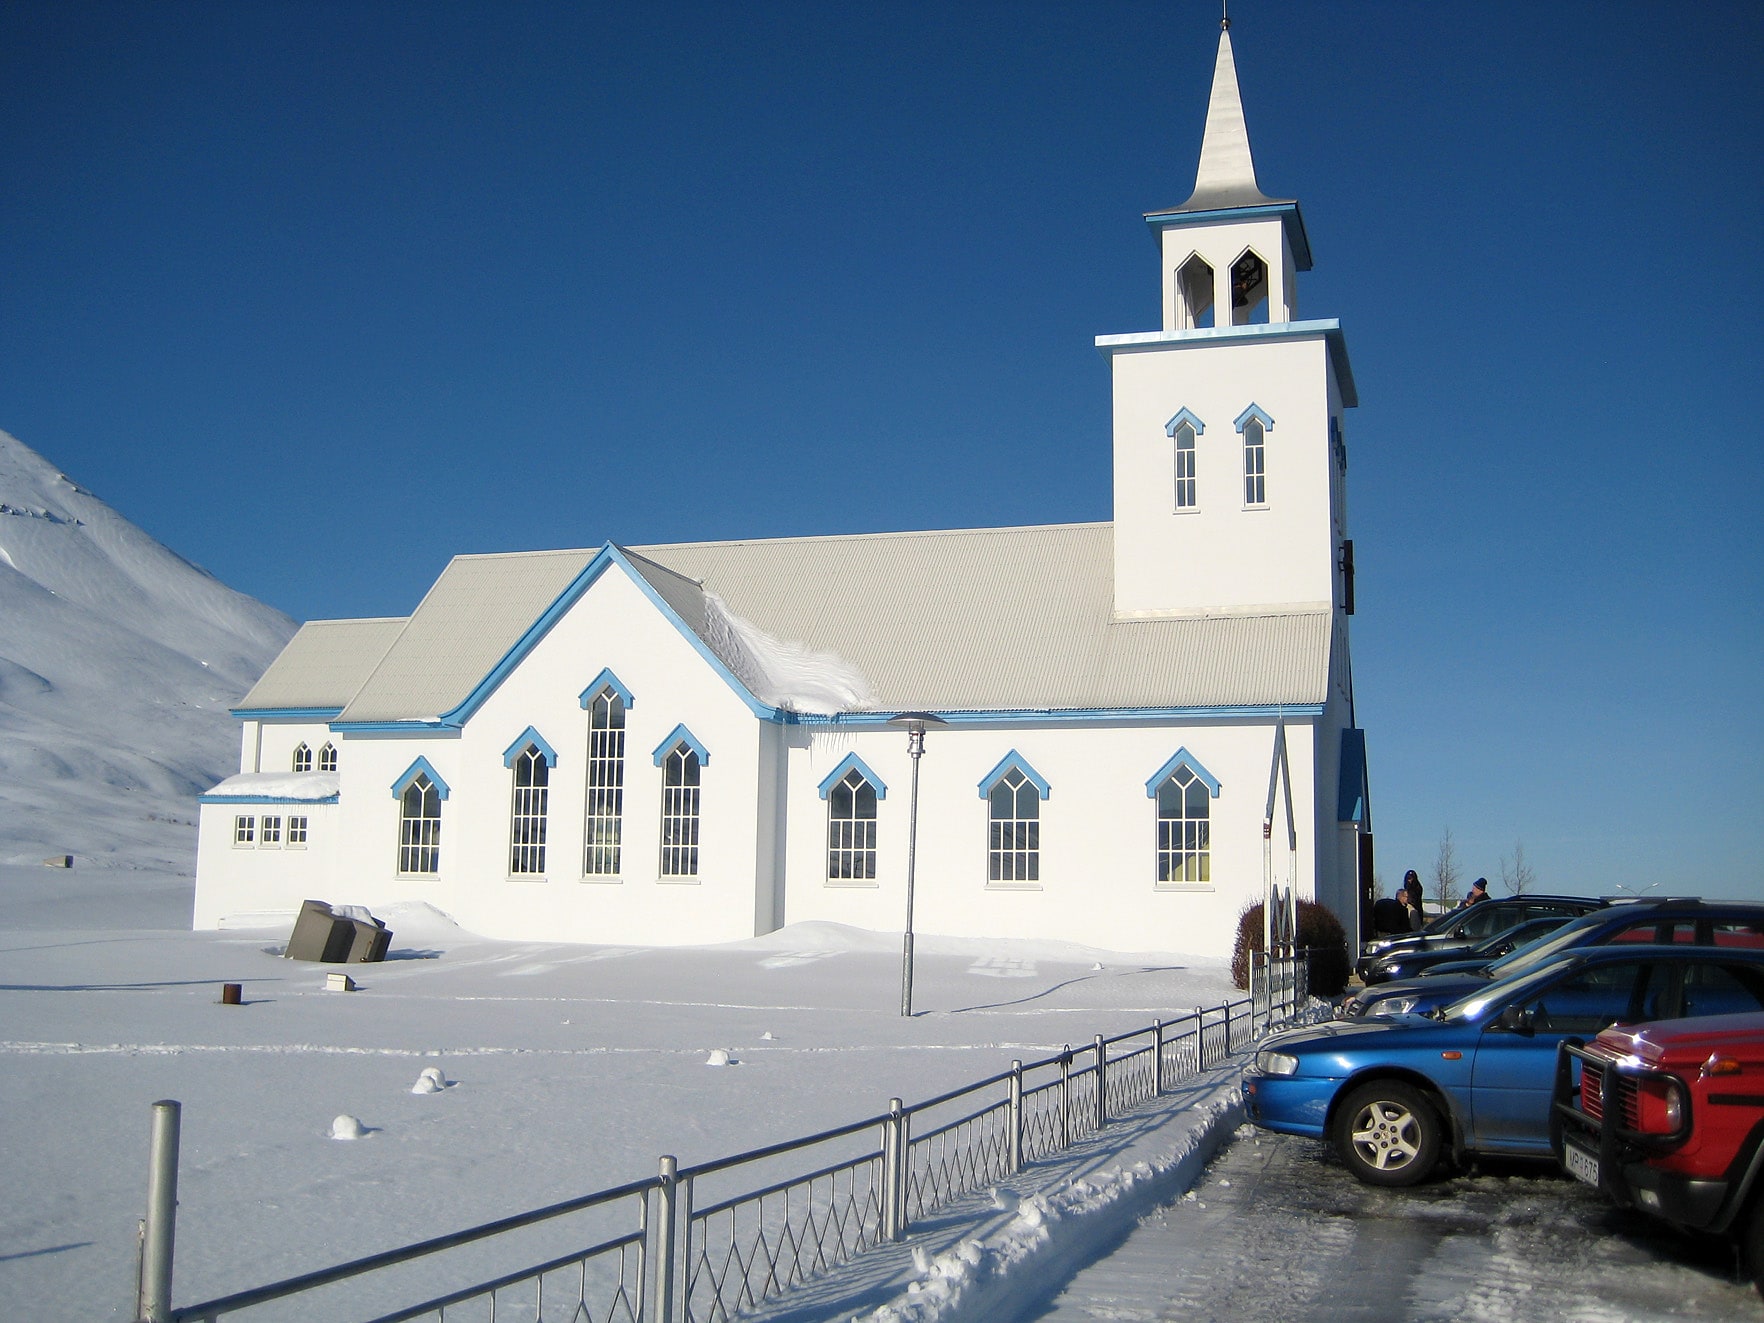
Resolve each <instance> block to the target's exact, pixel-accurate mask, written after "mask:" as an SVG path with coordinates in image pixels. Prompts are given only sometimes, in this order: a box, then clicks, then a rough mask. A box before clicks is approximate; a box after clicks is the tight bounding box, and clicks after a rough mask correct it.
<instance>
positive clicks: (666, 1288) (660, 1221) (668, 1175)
mask: <svg viewBox="0 0 1764 1323" xmlns="http://www.w3.org/2000/svg"><path fill="white" fill-rule="evenodd" d="M679 1170H680V1164H679V1161H678V1160H677V1159H676V1158H675V1157H674V1156H673V1154H671V1153H670V1154H666V1155H664V1156H663V1158H662V1160H661V1183H660V1184H659V1185H657V1186H656V1188H655V1221H654V1222H653V1223H652V1224H651V1225H650V1228H649V1234H650V1237H651V1246H650V1257H651V1258H652V1259H654V1260H655V1296H654V1300H655V1308H654V1311H653V1312H652V1313H647V1314H646V1316H645V1318H644V1323H672V1319H673V1317H674V1231H675V1225H674V1201H675V1197H676V1194H677V1192H678V1190H679V1185H678V1181H677V1174H678V1172H679Z"/></svg>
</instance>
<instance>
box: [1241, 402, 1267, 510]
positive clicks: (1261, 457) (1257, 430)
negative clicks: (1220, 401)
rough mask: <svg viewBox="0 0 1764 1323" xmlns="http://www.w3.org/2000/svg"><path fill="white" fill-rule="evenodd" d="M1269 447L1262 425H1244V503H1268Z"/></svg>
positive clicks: (1252, 422) (1252, 423)
mask: <svg viewBox="0 0 1764 1323" xmlns="http://www.w3.org/2000/svg"><path fill="white" fill-rule="evenodd" d="M1267 459H1268V456H1267V447H1266V445H1265V444H1264V437H1263V435H1262V425H1261V424H1260V423H1258V422H1255V421H1253V420H1252V421H1250V422H1247V423H1245V424H1244V425H1243V503H1244V504H1245V505H1266V504H1267V503H1268V479H1267Z"/></svg>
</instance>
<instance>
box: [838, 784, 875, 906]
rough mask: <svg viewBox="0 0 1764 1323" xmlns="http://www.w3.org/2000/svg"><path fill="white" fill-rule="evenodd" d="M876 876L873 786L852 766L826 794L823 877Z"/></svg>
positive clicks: (852, 879)
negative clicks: (825, 866) (825, 843)
mask: <svg viewBox="0 0 1764 1323" xmlns="http://www.w3.org/2000/svg"><path fill="white" fill-rule="evenodd" d="M875 876H876V789H875V787H874V786H872V785H871V784H870V783H869V782H868V781H867V780H865V779H864V776H863V773H861V772H859V771H858V770H857V769H856V768H855V767H854V768H853V769H852V770H851V771H849V772H847V773H846V774H845V777H844V779H843V780H841V781H840V783H839V784H838V785H837V786H835V787H833V790H832V793H830V794H829V795H828V796H827V877H828V879H829V880H831V881H836V882H861V881H873V880H874V879H875Z"/></svg>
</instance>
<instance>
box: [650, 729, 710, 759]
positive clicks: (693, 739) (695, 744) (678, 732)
mask: <svg viewBox="0 0 1764 1323" xmlns="http://www.w3.org/2000/svg"><path fill="white" fill-rule="evenodd" d="M682 743H684V744H685V745H686V747H687V748H688V749H691V750H692V752H693V753H695V754H697V755H698V765H699V766H700V767H707V766H709V765H710V753H709V752H708V751H707V750H706V749H705V747H704V745H703V744H701V743H700V742H699V739H698V736H696V735H694V734H693V733H692V732H691V731H689V730H687V729H686V725H685V723H684V722H682V723H681V724H680V725H678V726H675V727H674V728H673V729H672V730H671V731H669V732H668V737H667V739H665V740H663V741H662V742H661V743H660V744H658V745H656V746H655V765H656V766H657V767H660V766H661V765H662V764H663V763H664V762H666V761H667V757H668V755H669V754H670V753H672V752H673V751H674V750H675V749H677V748H678V747H679V746H680V745H681V744H682Z"/></svg>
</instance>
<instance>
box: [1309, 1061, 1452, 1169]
mask: <svg viewBox="0 0 1764 1323" xmlns="http://www.w3.org/2000/svg"><path fill="white" fill-rule="evenodd" d="M1439 1144H1440V1119H1439V1113H1438V1112H1437V1111H1435V1110H1434V1108H1433V1104H1432V1103H1430V1102H1428V1101H1427V1099H1426V1098H1425V1097H1423V1096H1422V1094H1421V1091H1420V1090H1419V1089H1416V1088H1414V1087H1413V1086H1412V1085H1408V1084H1403V1083H1400V1082H1398V1081H1396V1080H1384V1081H1380V1082H1376V1083H1373V1084H1363V1085H1361V1086H1360V1087H1359V1088H1357V1089H1355V1090H1354V1091H1353V1092H1352V1093H1350V1094H1349V1095H1348V1096H1347V1099H1346V1100H1345V1101H1344V1102H1343V1103H1342V1105H1341V1110H1340V1111H1339V1112H1337V1113H1336V1115H1335V1147H1336V1149H1337V1150H1338V1151H1339V1152H1340V1153H1341V1160H1342V1161H1343V1162H1344V1163H1346V1164H1347V1169H1348V1170H1349V1171H1351V1172H1353V1174H1354V1175H1355V1176H1357V1177H1359V1178H1360V1179H1361V1180H1362V1181H1364V1182H1366V1184H1368V1185H1415V1184H1417V1183H1418V1182H1420V1181H1424V1180H1426V1179H1427V1177H1428V1176H1429V1175H1430V1174H1431V1173H1432V1171H1433V1169H1434V1167H1436V1166H1437V1165H1438V1164H1439Z"/></svg>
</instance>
